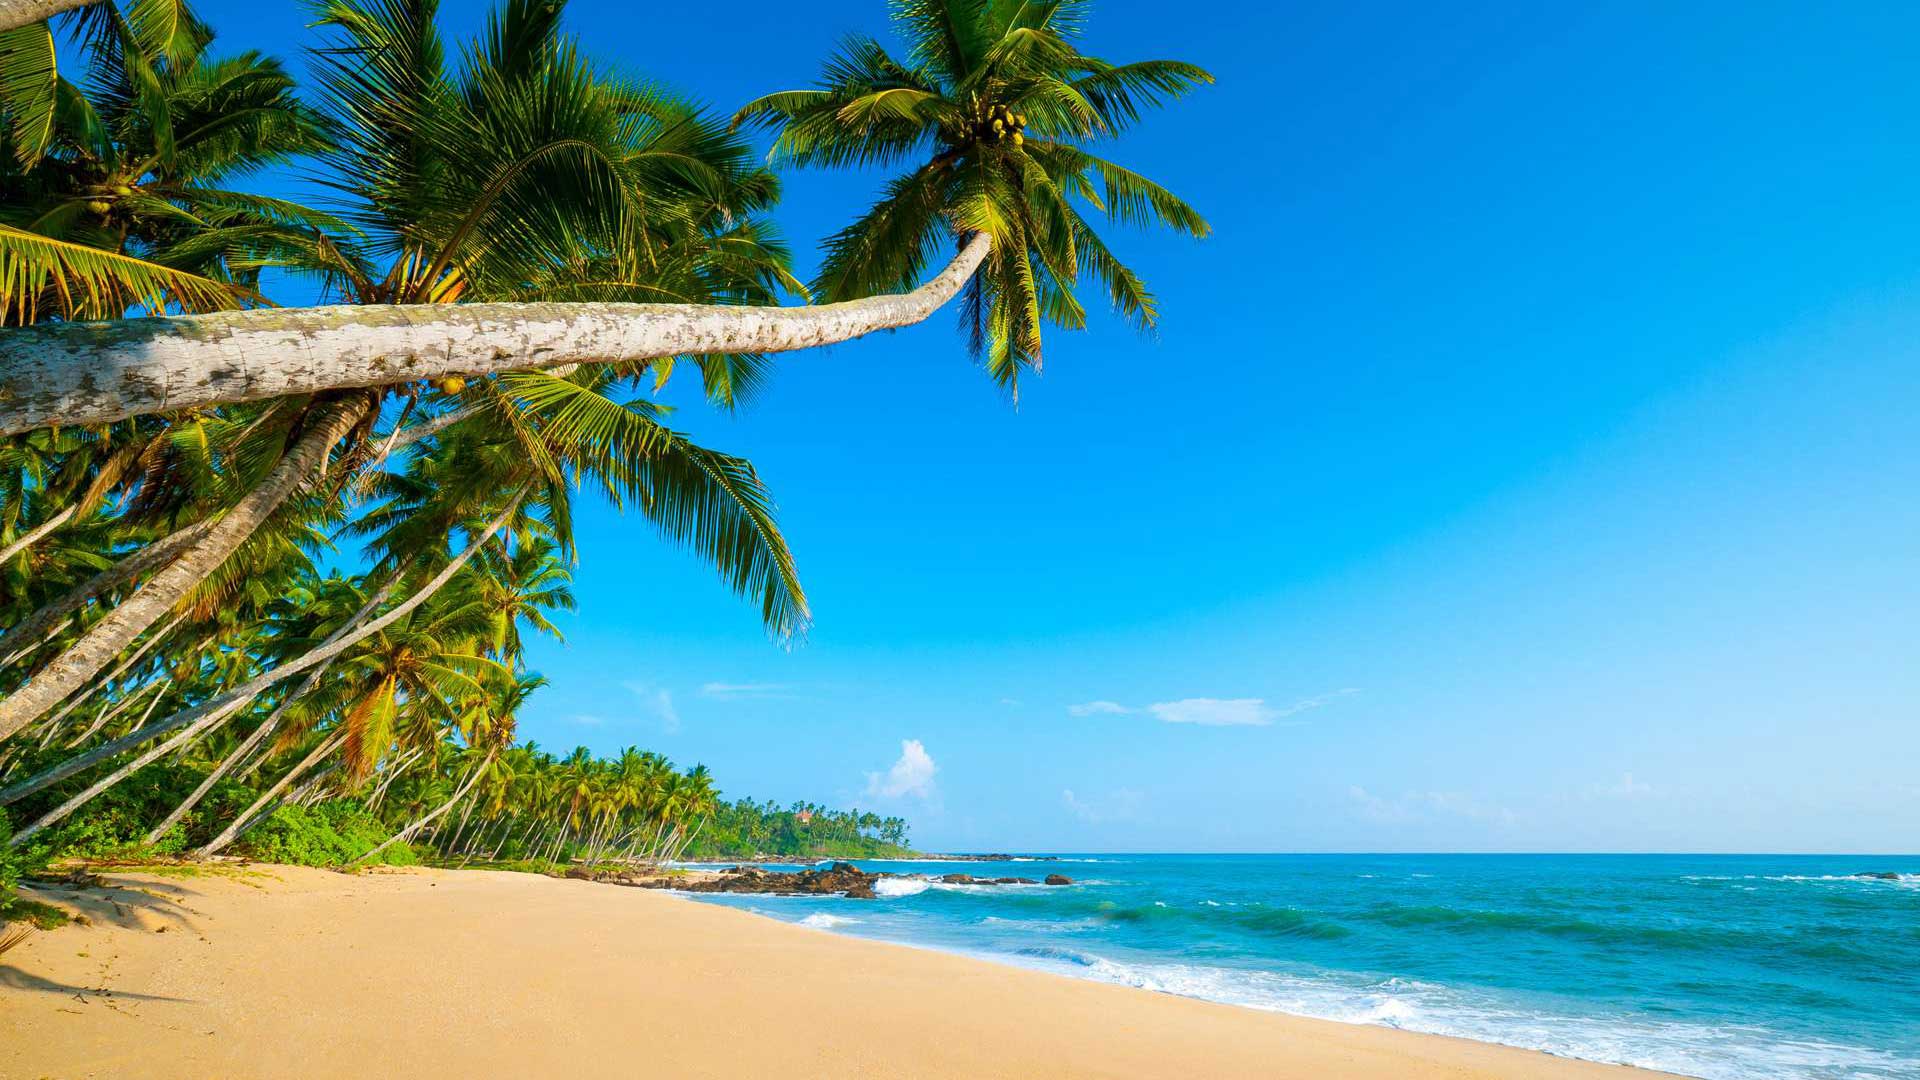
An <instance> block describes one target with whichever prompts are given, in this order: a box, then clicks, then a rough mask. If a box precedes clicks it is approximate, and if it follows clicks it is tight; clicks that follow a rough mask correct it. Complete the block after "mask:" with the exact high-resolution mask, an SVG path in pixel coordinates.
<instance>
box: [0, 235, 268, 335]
mask: <svg viewBox="0 0 1920 1080" xmlns="http://www.w3.org/2000/svg"><path fill="white" fill-rule="evenodd" d="M264 302H265V301H264V299H263V298H262V297H261V296H260V295H259V294H258V293H256V292H255V291H254V290H252V289H250V288H246V287H244V286H240V285H235V284H232V283H230V282H224V281H215V280H213V279H211V278H205V277H201V276H200V275H198V274H190V273H187V272H185V271H181V270H175V269H172V268H170V267H166V266H161V265H159V264H157V263H152V262H148V261H146V260H144V259H136V258H133V257H131V256H128V255H120V254H116V253H114V252H111V251H102V250H100V249H98V248H92V247H87V246H86V245H84V244H73V243H68V242H66V241H64V240H55V239H53V238H51V237H47V236H41V235H39V234H38V233H30V232H27V231H25V230H23V229H16V228H13V227H12V226H8V225H0V305H4V310H5V311H6V312H7V313H8V314H9V316H10V317H11V318H13V319H16V320H18V321H20V322H33V321H34V320H36V319H38V318H41V317H44V316H45V315H49V314H50V315H54V316H57V317H59V318H62V319H114V318H120V317H122V316H124V315H125V314H127V312H128V311H130V310H133V309H142V310H144V311H146V312H148V313H150V314H158V313H161V312H165V311H167V310H170V309H174V308H177V309H179V310H182V311H192V312H201V311H221V310H226V309H229V308H238V307H246V306H248V305H251V304H256V303H264Z"/></svg>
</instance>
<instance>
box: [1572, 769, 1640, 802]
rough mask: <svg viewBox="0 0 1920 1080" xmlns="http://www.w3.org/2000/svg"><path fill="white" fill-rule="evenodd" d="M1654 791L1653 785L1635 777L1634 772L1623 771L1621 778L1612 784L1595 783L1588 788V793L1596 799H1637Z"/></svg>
mask: <svg viewBox="0 0 1920 1080" xmlns="http://www.w3.org/2000/svg"><path fill="white" fill-rule="evenodd" d="M1652 793H1653V785H1652V784H1647V783H1643V782H1641V781H1639V780H1635V779H1634V778H1633V774H1632V773H1630V772H1629V773H1621V774H1620V779H1619V780H1617V781H1615V782H1613V783H1611V784H1595V785H1593V786H1592V787H1590V788H1588V789H1587V794H1588V795H1589V796H1591V797H1593V798H1596V799H1637V798H1639V797H1640V796H1642V795H1650V794H1652Z"/></svg>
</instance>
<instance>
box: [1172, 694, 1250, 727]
mask: <svg viewBox="0 0 1920 1080" xmlns="http://www.w3.org/2000/svg"><path fill="white" fill-rule="evenodd" d="M1147 711H1148V712H1150V713H1152V714H1153V715H1154V716H1155V717H1156V718H1158V719H1160V720H1162V721H1164V722H1166V723H1169V724H1199V725H1200V726H1202V727H1264V726H1266V725H1268V724H1271V723H1273V718H1274V711H1273V710H1272V709H1269V708H1267V703H1266V702H1265V701H1264V700H1262V699H1260V698H1210V697H1194V698H1182V699H1180V700H1179V701H1159V702H1155V703H1154V704H1152V705H1149V706H1147Z"/></svg>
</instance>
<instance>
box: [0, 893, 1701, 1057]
mask: <svg viewBox="0 0 1920 1080" xmlns="http://www.w3.org/2000/svg"><path fill="white" fill-rule="evenodd" d="M103 876H104V877H105V878H106V879H107V885H106V887H102V888H88V889H68V888H62V887H59V886H53V887H36V888H34V889H33V890H32V892H33V893H34V895H35V896H36V898H38V899H41V900H45V901H49V902H52V903H56V904H58V905H60V906H62V907H64V908H67V909H69V910H73V911H76V912H78V913H80V914H82V915H84V916H85V917H86V918H87V919H88V920H89V922H90V924H91V925H86V926H77V927H70V928H63V929H60V930H54V931H45V932H42V933H39V934H36V935H34V936H33V937H32V938H31V939H29V940H28V941H27V942H26V943H25V944H24V945H22V946H21V947H19V948H18V949H16V950H14V951H13V952H11V953H9V954H7V956H6V958H5V960H4V961H0V1074H3V1075H21V1076H39V1075H54V1076H61V1077H127V1078H137V1077H155V1078H162V1077H184V1076H204V1075H223V1076H261V1077H278V1076H303V1077H310V1076H335V1075H353V1074H364V1075H378V1074H379V1073H380V1072H381V1071H382V1070H383V1069H384V1068H390V1067H391V1065H392V1063H393V1062H396V1061H404V1062H406V1063H407V1074H408V1075H410V1076H422V1077H441V1076H445V1077H454V1076H469V1075H503V1074H515V1073H519V1074H527V1075H549V1074H552V1073H554V1072H556V1071H559V1070H562V1069H564V1070H565V1071H567V1072H568V1073H570V1074H577V1075H581V1076H631V1075H634V1074H635V1073H636V1071H644V1072H652V1073H656V1074H665V1075H676V1076H680V1075H685V1076H741V1075H771V1074H779V1075H783V1076H821V1077H827V1076H898V1075H903V1074H904V1075H914V1076H930V1077H948V1076H951V1077H962V1076H965V1077H978V1076H1031V1075H1035V1074H1037V1073H1046V1074H1048V1075H1061V1076H1086V1077H1108V1076H1113V1077H1118V1076H1174V1075H1180V1076H1191V1075H1204V1076H1276V1077H1290V1078H1291V1077H1297V1078H1299V1080H1308V1078H1314V1080H1319V1078H1324V1077H1351V1078H1357V1080H1401V1078H1408V1080H1473V1078H1484V1080H1509V1078H1511V1080H1519V1078H1523V1077H1524V1078H1528V1080H1533V1078H1542V1080H1631V1078H1633V1077H1655V1076H1660V1075H1664V1074H1659V1073H1652V1072H1647V1071H1644V1070H1637V1069H1631V1068H1627V1067H1624V1066H1615V1065H1602V1064H1596V1063H1592V1062H1587V1061H1580V1060H1576V1059H1572V1058H1562V1057H1554V1056H1551V1055H1547V1054H1542V1053H1537V1052H1534V1051H1529V1050H1520V1049H1515V1048H1511V1047H1506V1046H1500V1045H1497V1044H1493V1043H1483V1042H1473V1041H1468V1040H1464V1039H1456V1038H1451V1037H1448V1036H1440V1035H1424V1034H1417V1033H1413V1032H1407V1031H1400V1030H1397V1029H1393V1028H1387V1027H1379V1026H1370V1025H1356V1024H1345V1023H1339V1022H1336V1021H1328V1020H1314V1019H1308V1018H1303V1017H1295V1016H1290V1015H1287V1014H1283V1013H1273V1012H1266V1011H1263V1010H1257V1009H1251V1008H1245V1007H1240V1006H1233V1005H1223V1004H1216V1003H1213V1002H1207V1001H1202V1000H1200V999H1197V998H1188V997H1180V996H1175V995H1172V994H1165V993H1158V992H1154V991H1148V990H1141V989H1136V988H1132V987H1125V986H1118V985H1114V984H1110V983H1104V982H1098V981H1094V980H1088V979H1080V978H1073V977H1070V976H1065V975H1060V974H1055V973H1051V972H1046V971H1042V970H1037V969H1033V968H1028V967H1022V966H1017V965H1013V964H1008V963H1004V962H999V961H994V960H987V959H976V958H973V957H969V956H964V955H958V954H955V953H951V952H946V951H943V950H938V949H934V948H929V947H920V946H911V945H901V944H896V943H892V942H881V941H874V940H870V939H864V938H859V937H853V936H848V935H842V934H833V933H822V932H820V931H818V930H814V929H810V928H807V927H803V926H797V925H793V924H791V923H787V922H784V921H781V920H778V919H774V918H771V917H768V916H762V915H757V914H754V913H750V912H745V911H740V910H737V909H732V908H728V907H726V906H724V905H719V904H702V903H692V902H689V901H688V900H687V899H685V898H681V897H677V896H673V895H663V894H662V893H661V892H659V891H656V890H648V889H633V888H608V887H605V886H603V885H599V884H596V883H592V882H584V881H573V880H566V879H560V878H548V877H542V876H537V875H529V874H517V873H510V872H498V871H484V870H417V869H410V870H393V871H380V872H366V873H361V874H355V875H346V874H338V873H333V872H330V871H323V870H312V869H306V868H299V867H283V866H269V865H264V864H254V865H250V866H246V867H234V868H227V867H217V868H210V869H208V870H204V871H201V872H198V873H192V874H180V873H166V872H160V873H142V872H132V873H128V872H119V871H112V870H108V871H105V872H104V874H103Z"/></svg>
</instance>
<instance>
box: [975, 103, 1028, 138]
mask: <svg viewBox="0 0 1920 1080" xmlns="http://www.w3.org/2000/svg"><path fill="white" fill-rule="evenodd" d="M1026 126H1027V118H1026V116H1025V115H1024V114H1022V113H1017V112H1014V111H1013V110H1012V109H1009V108H1007V107H1006V106H1005V105H995V106H993V107H992V108H989V109H988V110H987V115H986V119H984V120H982V121H981V122H980V135H981V137H982V138H984V139H989V140H992V141H993V142H999V141H1001V140H1003V139H1005V140H1010V141H1011V142H1012V143H1013V145H1015V146H1019V145H1020V144H1021V143H1023V142H1025V141H1026V137H1025V136H1023V135H1021V134H1020V132H1021V130H1022V129H1024V128H1025V127H1026Z"/></svg>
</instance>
